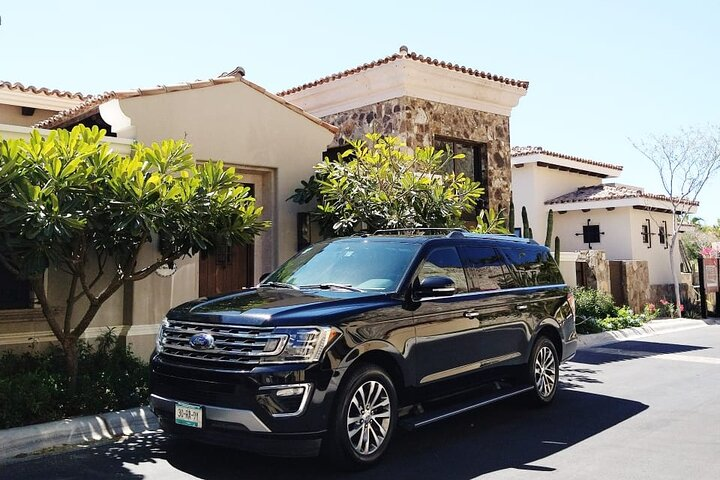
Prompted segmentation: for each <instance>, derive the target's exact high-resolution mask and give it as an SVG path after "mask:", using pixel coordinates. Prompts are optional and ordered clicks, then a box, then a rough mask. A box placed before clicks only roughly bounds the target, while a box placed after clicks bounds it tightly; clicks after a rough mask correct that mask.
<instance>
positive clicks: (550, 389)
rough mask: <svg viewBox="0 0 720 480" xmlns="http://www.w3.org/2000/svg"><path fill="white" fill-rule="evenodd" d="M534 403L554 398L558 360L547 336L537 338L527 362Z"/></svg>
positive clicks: (550, 400)
mask: <svg viewBox="0 0 720 480" xmlns="http://www.w3.org/2000/svg"><path fill="white" fill-rule="evenodd" d="M528 367H529V368H528V369H529V372H528V373H529V377H530V381H531V382H532V385H533V391H532V398H533V400H534V402H535V403H536V404H539V405H547V404H549V403H550V402H552V400H553V398H555V393H556V392H557V388H558V380H559V377H560V360H559V358H558V354H557V349H556V348H555V344H554V343H553V342H552V341H551V340H550V339H549V338H547V337H540V338H538V340H537V342H535V346H534V347H533V351H532V355H530V362H529V364H528Z"/></svg>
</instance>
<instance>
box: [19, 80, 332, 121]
mask: <svg viewBox="0 0 720 480" xmlns="http://www.w3.org/2000/svg"><path fill="white" fill-rule="evenodd" d="M236 70H238V69H236ZM236 70H234V71H233V72H230V74H226V76H223V77H219V78H211V79H209V80H196V81H194V82H185V83H179V84H175V85H158V86H157V87H151V88H138V89H135V90H125V91H120V92H105V93H103V94H102V95H97V96H94V97H90V98H89V99H88V100H86V101H85V102H83V103H81V104H80V105H77V106H75V107H73V108H69V109H67V110H63V111H62V112H58V113H57V114H55V115H53V116H52V117H50V118H48V119H46V120H43V121H41V122H38V123H36V124H35V125H33V127H35V128H47V129H51V128H58V127H61V126H63V125H67V124H68V123H70V122H72V121H73V120H77V119H82V118H84V117H86V116H88V115H91V114H93V113H95V112H96V109H97V108H98V107H99V106H100V105H102V104H103V103H105V102H108V101H110V100H113V99H124V98H132V97H140V96H146V95H159V94H163V93H170V92H179V91H183V90H192V89H197V88H205V87H211V86H214V85H222V84H225V83H234V82H242V83H244V84H245V85H247V86H249V87H251V88H253V89H254V90H257V91H258V92H260V93H262V94H263V95H265V96H267V97H269V98H271V99H272V100H275V101H276V102H278V103H280V104H282V105H284V106H285V107H287V108H289V109H290V110H292V111H294V112H296V113H299V114H300V115H302V116H304V117H306V118H307V119H309V120H311V121H312V122H314V123H316V124H318V125H320V126H322V127H324V128H326V129H328V130H330V131H331V132H333V133H337V131H338V128H337V127H335V126H334V125H330V124H329V123H327V122H324V121H322V120H320V119H319V118H317V117H314V116H312V115H310V114H309V113H307V112H305V111H304V110H302V109H301V108H299V107H296V106H295V105H292V104H291V103H289V102H287V101H286V100H285V99H282V98H280V97H278V96H277V95H273V94H272V93H270V92H268V91H267V90H265V89H264V88H262V87H260V86H259V85H256V84H254V83H252V82H250V81H248V80H245V79H244V78H242V75H243V74H244V71H243V72H242V74H240V72H237V73H236V74H233V73H234V72H236Z"/></svg>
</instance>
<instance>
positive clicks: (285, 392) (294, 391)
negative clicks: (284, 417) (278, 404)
mask: <svg viewBox="0 0 720 480" xmlns="http://www.w3.org/2000/svg"><path fill="white" fill-rule="evenodd" d="M303 393H305V387H292V388H283V389H280V390H277V391H275V395H277V396H278V397H294V396H296V395H302V394H303Z"/></svg>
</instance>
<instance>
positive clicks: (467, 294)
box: [151, 230, 577, 467]
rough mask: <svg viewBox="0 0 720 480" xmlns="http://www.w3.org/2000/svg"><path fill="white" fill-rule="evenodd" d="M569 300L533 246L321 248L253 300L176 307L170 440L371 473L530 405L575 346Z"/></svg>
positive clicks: (167, 374) (155, 382)
mask: <svg viewBox="0 0 720 480" xmlns="http://www.w3.org/2000/svg"><path fill="white" fill-rule="evenodd" d="M574 310H575V309H574V300H573V297H572V295H571V293H570V291H569V289H568V288H567V286H566V285H565V284H564V282H563V279H562V277H561V275H560V272H559V270H558V267H557V264H556V263H555V261H554V260H553V259H552V257H551V255H550V252H549V250H548V249H547V248H546V247H544V246H540V245H538V244H537V243H535V242H534V241H532V240H525V239H520V238H517V237H512V236H501V235H480V234H472V233H468V232H465V231H457V230H455V231H449V232H448V231H445V232H443V233H438V232H437V231H434V230H426V231H422V232H421V234H404V232H391V231H386V232H380V234H374V235H360V236H354V237H348V238H339V239H334V240H329V241H325V242H321V243H318V244H315V245H312V246H310V247H308V248H306V249H305V250H303V251H301V252H300V253H298V254H297V255H296V256H295V257H293V258H291V259H290V260H288V261H287V262H286V263H285V264H283V265H282V266H281V267H280V268H278V269H277V270H276V271H275V272H273V273H272V274H271V275H269V276H267V277H266V278H265V279H264V280H263V281H262V282H261V283H260V284H259V285H258V286H257V287H256V288H254V289H250V290H245V291H241V292H236V293H232V294H228V295H223V296H219V297H215V298H203V299H199V300H196V301H193V302H190V303H187V304H184V305H181V306H179V307H177V308H175V309H173V310H171V311H170V312H169V313H168V315H167V318H166V319H164V320H163V322H162V327H161V329H160V332H159V334H158V338H157V349H156V352H155V353H154V354H153V356H152V361H151V368H152V371H151V405H152V408H153V410H154V411H155V413H156V414H157V415H158V417H159V418H160V421H161V425H162V426H163V428H164V429H165V431H166V432H168V433H170V434H172V435H177V436H183V437H189V438H191V439H195V440H198V441H202V442H209V443H221V444H230V445H233V446H236V447H238V448H240V449H244V450H249V451H255V452H262V453H269V454H273V455H282V456H300V455H315V454H318V453H320V452H321V451H323V452H324V453H327V454H329V455H330V457H331V458H332V459H334V460H337V461H340V462H341V463H344V464H346V465H349V466H355V467H363V466H368V465H371V464H373V463H374V462H376V461H377V460H378V459H379V458H380V457H381V456H382V454H383V452H384V451H385V450H386V449H387V446H388V443H389V442H390V439H391V437H392V436H393V432H394V431H395V428H396V427H397V426H399V425H402V426H405V427H408V428H417V427H421V426H423V425H427V424H429V423H431V422H434V421H436V420H440V419H442V418H446V417H448V416H451V415H454V414H457V413H461V412H465V411H468V410H470V409H473V408H476V407H479V406H482V405H485V404H488V403H491V402H494V401H497V400H501V399H503V398H507V397H510V396H514V395H518V394H525V395H527V396H529V397H530V398H531V399H532V400H533V401H534V402H536V403H540V404H547V403H549V402H550V401H552V399H553V397H554V396H555V393H556V391H557V388H558V375H559V365H560V363H561V361H563V360H566V359H568V358H570V357H571V356H573V355H574V353H575V350H576V347H577V335H576V333H575V312H574Z"/></svg>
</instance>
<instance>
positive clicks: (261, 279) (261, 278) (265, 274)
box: [258, 272, 270, 283]
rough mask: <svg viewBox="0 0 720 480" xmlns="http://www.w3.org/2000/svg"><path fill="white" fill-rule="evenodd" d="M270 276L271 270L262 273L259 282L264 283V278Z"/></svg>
mask: <svg viewBox="0 0 720 480" xmlns="http://www.w3.org/2000/svg"><path fill="white" fill-rule="evenodd" d="M269 276H270V272H265V273H263V274H262V275H260V280H258V283H262V282H263V280H265V279H266V278H267V277H269Z"/></svg>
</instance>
